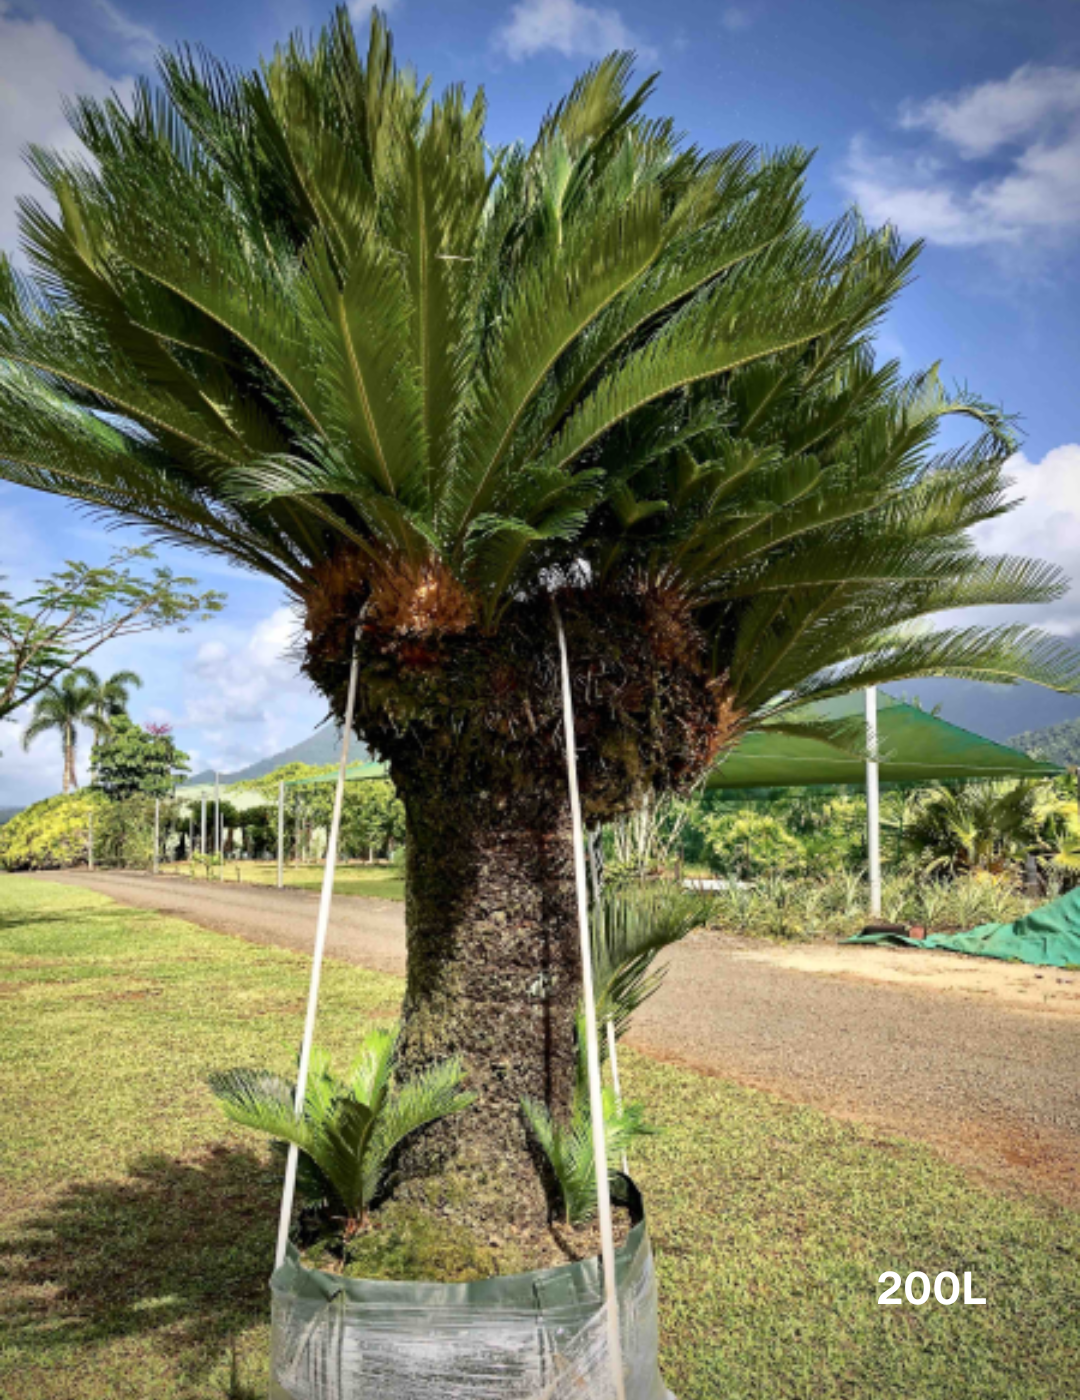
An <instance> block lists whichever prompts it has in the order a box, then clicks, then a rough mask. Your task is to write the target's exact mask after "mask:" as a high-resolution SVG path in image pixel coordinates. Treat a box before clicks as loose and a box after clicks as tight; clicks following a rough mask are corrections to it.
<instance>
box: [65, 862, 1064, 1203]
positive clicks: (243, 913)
mask: <svg viewBox="0 0 1080 1400" xmlns="http://www.w3.org/2000/svg"><path fill="white" fill-rule="evenodd" d="M39 878H42V879H48V880H57V881H61V882H63V883H70V884H78V885H83V886H86V887H88V888H91V889H95V890H99V891H100V892H101V893H103V894H107V895H111V896H112V897H113V898H114V899H117V900H119V901H120V902H121V903H125V904H134V905H138V906H139V907H141V908H150V909H157V910H160V911H161V912H162V913H167V914H173V915H176V916H177V917H179V918H184V919H188V920H190V921H191V922H192V923H195V924H200V925H202V926H203V927H204V928H211V929H216V930H219V931H220V932H223V933H231V934H237V935H239V936H240V937H243V938H247V939H249V940H251V941H253V942H256V943H271V944H275V945H277V946H280V947H287V948H295V949H297V950H299V951H301V952H308V951H310V948H311V944H312V939H313V935H314V927H315V911H316V906H317V903H318V897H317V896H316V895H314V894H312V893H309V892H307V891H299V890H276V889H259V888H256V887H252V886H239V887H234V886H228V885H221V886H212V885H211V886H207V885H198V884H195V883H190V884H189V883H188V882H186V881H181V880H175V881H174V880H164V879H159V880H154V879H153V878H152V877H149V876H141V875H126V874H125V875H120V874H112V873H109V874H102V873H94V874H88V873H86V872H62V873H56V874H50V875H43V876H41V877H39ZM328 951H329V952H330V953H331V954H332V955H333V956H335V957H339V958H343V959H345V960H347V961H350V962H355V963H359V964H361V965H363V966H366V967H372V968H376V969H378V970H380V971H386V972H399V973H400V972H402V971H404V966H405V932H404V912H403V908H402V905H401V904H399V903H394V902H391V901H387V900H375V899H356V898H352V899H350V898H342V899H338V900H337V901H336V902H335V905H334V917H333V922H332V925H331V930H330V936H329V942H328ZM939 960H940V961H939ZM669 963H670V966H669V972H668V976H667V980H666V982H665V985H664V987H663V989H662V991H661V992H660V993H659V994H658V995H657V996H656V997H654V998H653V1000H652V1001H651V1002H649V1003H647V1004H646V1006H645V1007H643V1008H642V1009H641V1011H639V1013H638V1015H637V1018H636V1020H635V1025H634V1032H633V1035H632V1036H631V1043H632V1044H633V1045H634V1046H635V1047H636V1048H638V1049H641V1050H644V1051H646V1052H647V1053H649V1054H652V1055H655V1056H657V1057H658V1058H661V1059H666V1060H671V1061H676V1062H681V1063H685V1064H690V1065H693V1066H694V1067H695V1068H698V1069H701V1070H703V1071H705V1072H707V1073H713V1074H719V1075H723V1076H724V1077H726V1078H731V1079H735V1080H738V1081H740V1082H742V1083H744V1084H749V1085H753V1086H755V1087H759V1088H765V1089H770V1090H772V1091H774V1092H776V1093H779V1094H782V1095H783V1096H784V1097H786V1098H789V1099H792V1100H794V1101H796V1102H799V1103H806V1104H811V1105H813V1106H814V1107H817V1108H821V1109H824V1110H825V1111H827V1112H829V1113H833V1114H836V1115H839V1116H842V1117H847V1118H852V1119H858V1120H859V1121H862V1122H866V1123H871V1124H874V1125H876V1126H879V1127H880V1128H882V1129H883V1130H886V1131H892V1132H899V1133H903V1134H905V1135H907V1136H910V1137H915V1138H920V1139H922V1140H923V1141H927V1142H930V1143H932V1144H933V1145H934V1146H936V1147H938V1148H939V1149H940V1150H941V1151H942V1152H943V1153H944V1154H945V1155H946V1156H948V1157H949V1158H950V1159H952V1160H954V1161H957V1162H960V1163H961V1164H962V1165H964V1166H967V1167H969V1168H972V1169H974V1170H976V1171H978V1172H979V1173H980V1174H982V1175H984V1176H988V1177H990V1178H992V1179H994V1180H996V1181H1005V1182H1008V1181H1013V1182H1016V1183H1017V1184H1020V1185H1024V1186H1028V1187H1035V1188H1036V1189H1040V1190H1045V1191H1048V1192H1050V1193H1051V1194H1053V1195H1055V1196H1057V1197H1059V1198H1064V1199H1070V1200H1073V1201H1080V1014H1078V1013H1080V974H1072V973H1059V972H1057V971H1056V970H1055V969H1053V968H1039V969H1031V968H1022V969H1018V968H1017V967H1015V966H1014V965H1010V964H1001V965H1000V966H998V965H994V964H991V963H990V962H989V960H987V961H985V962H984V961H983V960H979V959H972V958H964V957H960V956H954V955H952V954H938V953H924V952H921V951H918V950H915V949H912V950H898V949H879V948H858V949H853V948H833V947H831V946H829V945H817V944H815V945H811V946H805V945H803V946H798V947H794V948H785V947H777V946H774V945H763V944H761V943H757V942H752V941H750V940H746V939H734V938H727V937H724V936H722V935H716V934H711V933H702V934H696V935H693V936H692V937H691V938H690V939H688V940H687V941H686V942H685V943H684V944H682V945H681V946H680V947H679V948H677V949H676V950H674V952H673V953H672V955H671V957H670V960H669Z"/></svg>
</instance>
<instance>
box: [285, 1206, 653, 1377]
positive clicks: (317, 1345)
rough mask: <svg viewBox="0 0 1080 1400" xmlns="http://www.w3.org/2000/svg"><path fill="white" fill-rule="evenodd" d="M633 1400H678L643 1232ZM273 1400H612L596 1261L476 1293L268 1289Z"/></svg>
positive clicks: (627, 1334) (293, 1276)
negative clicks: (660, 1336) (662, 1357)
mask: <svg viewBox="0 0 1080 1400" xmlns="http://www.w3.org/2000/svg"><path fill="white" fill-rule="evenodd" d="M616 1258H617V1274H618V1289H617V1291H618V1300H619V1318H620V1324H621V1331H622V1346H623V1364H624V1367H625V1372H626V1397H627V1400H669V1397H668V1392H667V1391H666V1390H665V1388H664V1385H663V1383H662V1381H661V1380H660V1371H659V1366H658V1362H657V1312H656V1275H655V1272H654V1268H653V1258H652V1250H651V1248H650V1245H649V1237H648V1233H647V1231H646V1227H645V1221H644V1220H643V1219H642V1220H639V1222H638V1223H637V1224H636V1225H635V1226H634V1227H633V1229H632V1230H631V1232H630V1235H629V1237H628V1239H627V1240H626V1242H625V1244H624V1245H623V1246H622V1248H621V1249H620V1250H619V1251H618V1253H617V1256H616ZM270 1287H271V1290H272V1292H273V1337H272V1353H271V1382H270V1400H614V1397H615V1387H614V1384H613V1381H612V1377H611V1366H610V1362H609V1359H608V1346H607V1338H606V1333H605V1321H604V1311H603V1306H602V1291H601V1280H600V1269H599V1261H598V1260H596V1259H587V1260H582V1261H580V1262H578V1263H574V1264H566V1265H563V1266H562V1267H560V1268H554V1269H543V1270H540V1271H538V1272H536V1273H531V1274H515V1275H512V1276H509V1277H506V1278H492V1279H484V1280H482V1281H480V1282H478V1283H459V1284H442V1283H395V1282H375V1281H367V1280H363V1279H347V1278H341V1277H339V1276H338V1275H335V1274H328V1273H323V1272H320V1271H317V1270H313V1269H305V1268H304V1267H303V1266H302V1265H301V1263H300V1261H299V1257H298V1256H297V1254H296V1251H295V1250H293V1249H291V1248H290V1251H289V1257H288V1259H287V1260H286V1262H285V1263H284V1264H283V1265H282V1266H281V1267H280V1268H279V1269H277V1270H276V1271H275V1273H274V1275H273V1277H272V1278H271V1280H270Z"/></svg>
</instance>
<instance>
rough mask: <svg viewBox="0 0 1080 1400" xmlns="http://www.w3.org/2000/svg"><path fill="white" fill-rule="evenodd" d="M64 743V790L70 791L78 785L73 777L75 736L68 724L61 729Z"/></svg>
mask: <svg viewBox="0 0 1080 1400" xmlns="http://www.w3.org/2000/svg"><path fill="white" fill-rule="evenodd" d="M63 743H64V792H65V793H68V792H72V791H74V789H75V788H77V787H78V781H77V779H76V777H75V736H74V735H73V734H72V732H71V728H70V726H65V728H64V731H63Z"/></svg>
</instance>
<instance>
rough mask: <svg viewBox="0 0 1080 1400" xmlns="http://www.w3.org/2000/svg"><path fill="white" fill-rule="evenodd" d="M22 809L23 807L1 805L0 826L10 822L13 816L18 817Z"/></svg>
mask: <svg viewBox="0 0 1080 1400" xmlns="http://www.w3.org/2000/svg"><path fill="white" fill-rule="evenodd" d="M22 810H23V809H22V808H21V807H0V826H3V825H4V823H5V822H9V821H10V820H11V819H12V817H17V816H18V815H19V813H20V812H21V811H22Z"/></svg>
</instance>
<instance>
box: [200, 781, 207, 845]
mask: <svg viewBox="0 0 1080 1400" xmlns="http://www.w3.org/2000/svg"><path fill="white" fill-rule="evenodd" d="M199 854H200V855H201V856H202V857H203V858H204V859H205V857H206V796H205V794H204V796H203V800H202V833H201V835H200V838H199Z"/></svg>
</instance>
